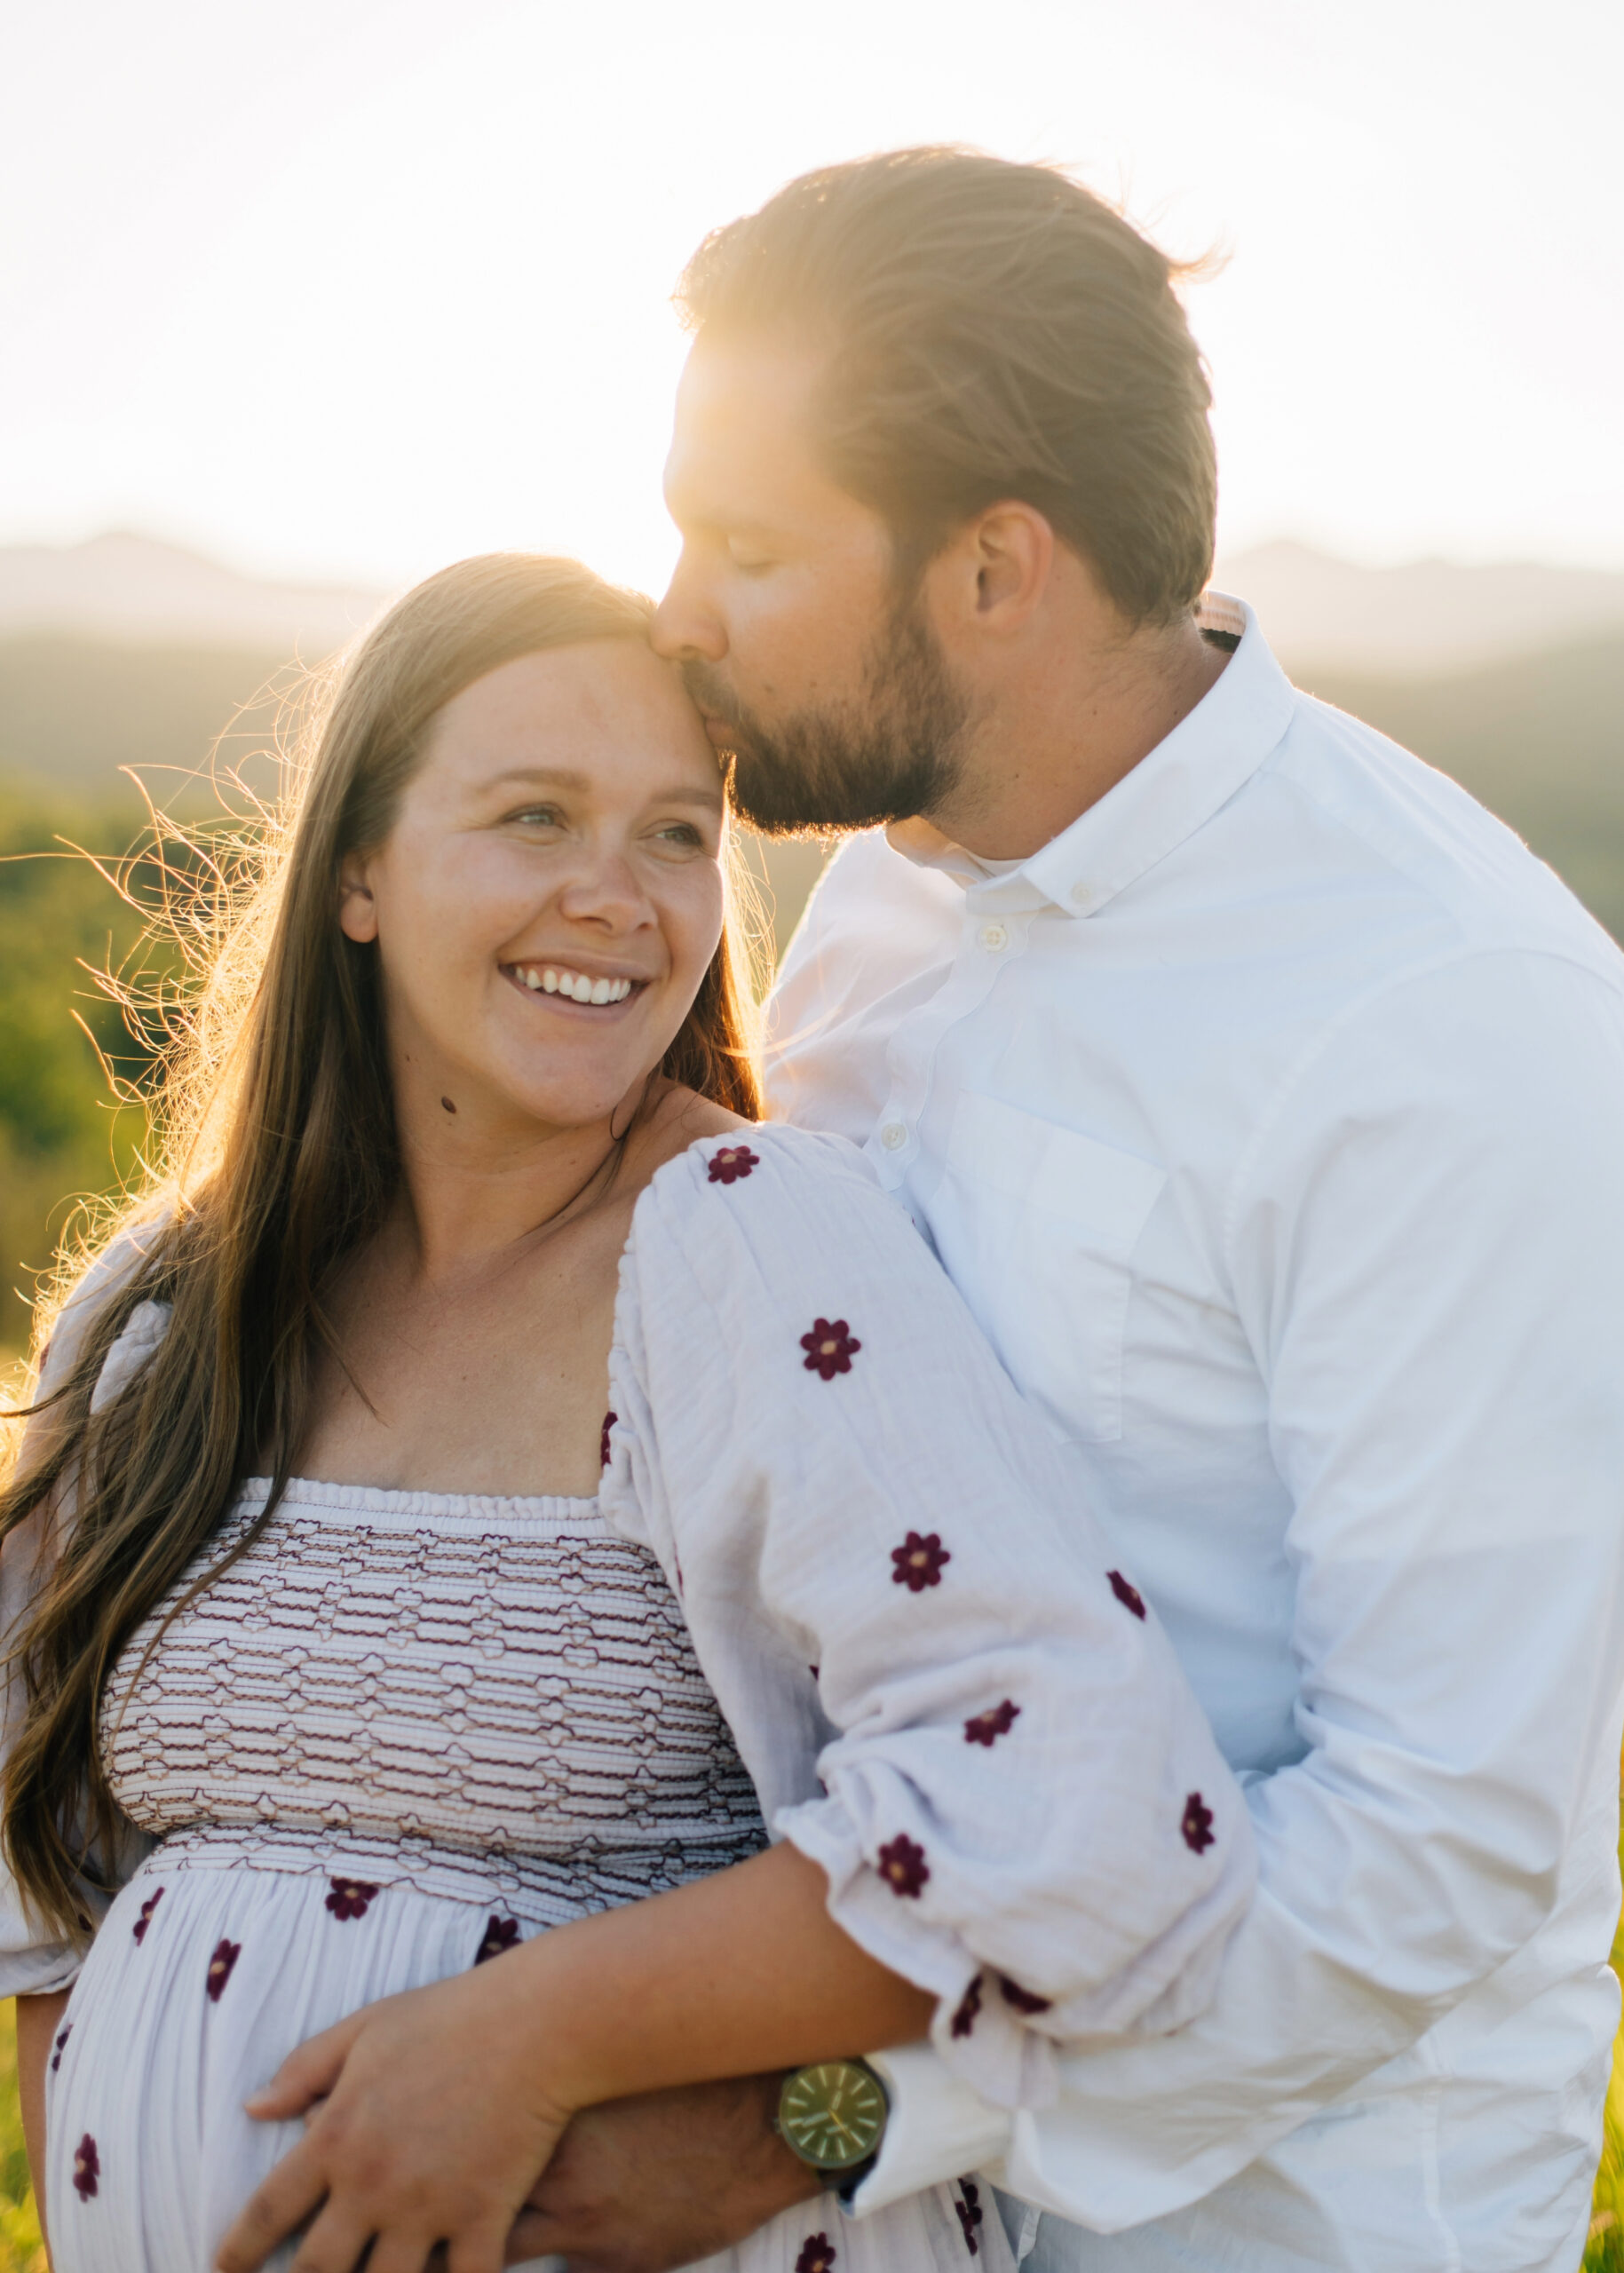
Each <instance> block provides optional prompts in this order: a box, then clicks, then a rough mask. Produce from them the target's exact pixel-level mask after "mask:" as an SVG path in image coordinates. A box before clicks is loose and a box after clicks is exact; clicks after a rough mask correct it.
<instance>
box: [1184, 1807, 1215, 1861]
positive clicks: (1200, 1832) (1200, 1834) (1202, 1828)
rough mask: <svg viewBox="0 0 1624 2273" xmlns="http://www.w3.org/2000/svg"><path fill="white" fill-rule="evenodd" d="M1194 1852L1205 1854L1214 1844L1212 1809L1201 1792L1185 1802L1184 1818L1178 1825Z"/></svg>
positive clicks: (1185, 1842) (1186, 1843)
mask: <svg viewBox="0 0 1624 2273" xmlns="http://www.w3.org/2000/svg"><path fill="white" fill-rule="evenodd" d="M1178 1827H1179V1829H1180V1830H1181V1831H1182V1832H1183V1833H1184V1844H1185V1846H1186V1847H1188V1848H1189V1849H1190V1851H1191V1853H1192V1854H1194V1855H1204V1854H1205V1853H1206V1851H1207V1849H1208V1848H1209V1847H1210V1846H1211V1845H1212V1810H1211V1809H1210V1808H1209V1807H1208V1804H1207V1802H1206V1801H1205V1800H1203V1799H1202V1797H1201V1795H1200V1793H1199V1792H1192V1793H1191V1794H1190V1796H1189V1798H1188V1799H1187V1800H1186V1801H1185V1802H1184V1821H1183V1823H1181V1824H1180V1826H1178Z"/></svg>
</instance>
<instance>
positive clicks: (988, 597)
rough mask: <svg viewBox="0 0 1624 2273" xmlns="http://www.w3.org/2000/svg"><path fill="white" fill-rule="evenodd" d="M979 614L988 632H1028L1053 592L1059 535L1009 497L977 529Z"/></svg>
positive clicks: (1043, 518)
mask: <svg viewBox="0 0 1624 2273" xmlns="http://www.w3.org/2000/svg"><path fill="white" fill-rule="evenodd" d="M973 534H974V540H975V569H976V613H977V614H978V617H979V618H980V619H981V628H982V630H986V631H993V630H997V631H1005V632H1008V631H1016V630H1024V629H1025V627H1026V623H1027V622H1028V621H1029V620H1030V618H1031V616H1032V614H1033V613H1034V610H1035V609H1036V607H1037V606H1038V605H1039V603H1040V602H1041V601H1042V598H1043V595H1044V593H1045V592H1046V591H1047V590H1048V589H1049V580H1050V574H1052V572H1053V569H1054V563H1055V533H1054V528H1053V526H1052V525H1051V523H1050V520H1049V518H1048V516H1047V515H1046V514H1043V513H1040V512H1039V511H1038V509H1037V507H1036V506H1035V505H1027V504H1023V503H1021V502H1020V500H1019V499H1018V498H1007V499H1005V500H1004V502H1003V503H1002V504H997V505H993V506H989V507H988V509H987V511H986V512H985V513H983V514H981V515H980V516H979V517H978V519H977V520H976V521H975V523H974V524H973Z"/></svg>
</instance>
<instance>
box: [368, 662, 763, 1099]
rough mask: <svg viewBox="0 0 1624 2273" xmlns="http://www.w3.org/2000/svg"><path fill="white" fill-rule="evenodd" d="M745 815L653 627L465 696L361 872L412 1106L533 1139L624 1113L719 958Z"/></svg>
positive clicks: (401, 1093) (435, 733)
mask: <svg viewBox="0 0 1624 2273" xmlns="http://www.w3.org/2000/svg"><path fill="white" fill-rule="evenodd" d="M724 829H725V795H724V788H723V780H722V775H721V772H720V770H719V768H718V764H717V755H716V752H715V750H714V749H713V748H712V747H711V744H710V742H709V739H708V737H707V735H706V733H705V732H704V729H703V728H702V726H701V724H700V722H699V718H698V717H697V715H696V713H695V712H694V710H693V707H692V705H691V704H690V703H689V701H688V699H687V697H686V695H685V693H684V692H683V690H682V686H681V684H680V681H679V680H678V678H677V674H676V672H675V671H674V670H673V669H672V667H671V666H670V665H669V663H665V662H662V661H660V660H659V658H658V657H656V656H655V655H654V654H653V653H651V652H650V651H649V650H648V649H647V648H646V647H645V646H643V645H641V644H640V643H639V642H638V641H636V640H633V639H597V640H591V641H589V642H585V643H583V644H582V645H577V646H572V647H558V648H552V649H550V650H548V651H547V652H546V653H541V654H534V655H523V656H520V657H519V659H518V660H517V661H514V662H511V663H504V664H503V666H502V667H501V668H500V669H497V670H494V671H491V672H489V673H488V674H487V676H486V677H484V678H481V679H477V680H476V681H475V682H474V684H473V685H471V686H468V687H465V688H464V689H463V692H462V693H460V694H458V695H456V696H455V697H454V698H453V700H452V701H449V702H448V703H447V705H446V707H445V709H443V710H441V711H440V714H439V716H438V717H437V718H436V719H435V720H434V723H433V725H432V727H431V728H430V731H429V734H428V738H427V741H426V744H425V747H424V756H423V759H422V762H421V764H419V766H418V768H417V771H416V772H415V773H414V774H413V775H412V777H411V779H410V780H409V781H408V784H407V787H406V789H405V792H404V794H403V795H402V797H401V800H400V809H399V812H398V813H397V815H396V818H395V822H394V826H393V828H392V829H391V831H390V834H389V836H387V838H386V839H385V840H384V843H382V844H381V845H379V846H377V847H376V849H375V850H374V851H371V852H368V853H357V854H353V855H352V856H351V857H350V858H349V859H346V860H345V863H344V868H343V877H342V892H341V906H340V920H341V922H342V923H343V926H344V929H345V931H346V933H347V934H348V935H349V937H350V938H351V939H359V940H376V943H377V952H378V954H379V957H380V961H381V968H382V977H383V986H384V1010H385V1018H386V1020H387V1026H388V1032H389V1042H390V1057H391V1064H392V1069H393V1073H394V1079H395V1083H396V1089H397V1097H398V1102H399V1104H400V1107H401V1108H402V1111H403V1115H404V1118H405V1119H406V1121H410V1120H411V1119H412V1118H414V1117H415V1113H428V1112H432V1113H435V1114H437V1115H438V1116H440V1117H441V1118H443V1116H444V1115H445V1113H447V1112H448V1111H449V1112H454V1113H456V1114H457V1115H459V1116H462V1115H463V1114H467V1113H471V1114H472V1116H473V1117H474V1119H476V1120H477V1121H479V1122H480V1123H482V1124H483V1125H486V1126H487V1127H489V1126H499V1125H500V1124H501V1123H503V1122H504V1121H507V1122H511V1123H512V1124H513V1132H512V1133H513V1135H514V1136H515V1137H520V1136H521V1134H522V1132H523V1127H524V1125H525V1124H528V1126H529V1127H530V1128H531V1129H536V1128H538V1127H545V1128H552V1129H559V1128H581V1127H584V1126H586V1125H587V1124H589V1123H590V1122H591V1121H597V1120H600V1119H602V1118H605V1117H606V1116H607V1115H609V1114H611V1113H613V1112H614V1108H615V1106H616V1105H619V1104H620V1103H621V1102H622V1099H623V1098H625V1097H627V1096H628V1095H629V1093H632V1092H635V1090H636V1089H637V1088H638V1084H639V1083H640V1081H642V1079H643V1077H644V1076H645V1075H646V1074H647V1073H649V1072H651V1071H652V1069H653V1068H654V1067H655V1066H657V1065H659V1063H660V1061H661V1058H662V1057H664V1055H665V1052H666V1050H667V1049H668V1048H669V1045H670V1043H671V1041H673V1040H674V1038H675V1036H676V1034H677V1031H678V1030H679V1028H680V1027H681V1026H682V1023H683V1020H684V1018H685V1017H686V1016H687V1012H688V1008H689V1005H690V1004H691V1003H692V1002H693V997H694V995H695V994H696V993H697V992H698V989H699V986H700V983H701V979H702V978H703V977H704V975H705V971H706V970H707V968H708V966H709V962H710V959H711V957H712V956H713V954H715V953H716V948H717V941H718V939H720V937H721V931H722V914H723V883H722V870H721V851H722V841H723V832H724ZM443 1100H448V1101H449V1103H448V1104H446V1103H444V1102H442V1101H443ZM462 1125H463V1127H464V1128H467V1127H469V1125H470V1124H469V1121H463V1123H462Z"/></svg>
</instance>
